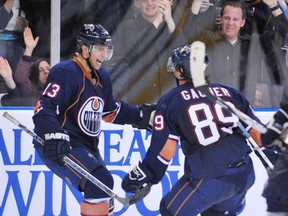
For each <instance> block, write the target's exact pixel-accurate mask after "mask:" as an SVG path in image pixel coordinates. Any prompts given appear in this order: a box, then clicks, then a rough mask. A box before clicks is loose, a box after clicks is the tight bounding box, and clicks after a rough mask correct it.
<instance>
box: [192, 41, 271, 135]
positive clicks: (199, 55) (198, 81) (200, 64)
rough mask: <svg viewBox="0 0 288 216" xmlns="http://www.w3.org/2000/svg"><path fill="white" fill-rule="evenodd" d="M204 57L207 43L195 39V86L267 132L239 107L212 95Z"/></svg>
mask: <svg viewBox="0 0 288 216" xmlns="http://www.w3.org/2000/svg"><path fill="white" fill-rule="evenodd" d="M204 59H205V44H204V43H202V42H200V41H195V42H194V43H192V45H191V51H190V68H193V73H192V70H191V77H192V80H193V84H194V87H196V88H197V89H198V90H200V91H201V92H202V93H204V94H205V95H206V96H207V98H209V99H210V100H212V101H215V102H216V103H218V104H219V105H221V106H222V107H224V108H225V109H227V110H228V111H230V112H231V113H233V114H235V115H236V116H238V118H239V119H241V120H242V121H243V122H245V123H246V124H247V125H250V126H251V127H253V128H254V129H256V130H258V131H259V132H260V133H266V131H267V129H266V128H265V127H264V126H263V125H261V124H260V123H258V122H257V121H255V120H254V119H252V118H250V117H249V116H248V115H246V114H245V113H243V112H242V111H240V110H239V109H237V108H235V107H233V106H231V105H228V104H227V103H225V101H223V100H222V98H220V97H217V96H214V95H212V93H211V92H210V91H209V90H208V88H207V86H206V80H205V75H204ZM195 72H196V73H195Z"/></svg>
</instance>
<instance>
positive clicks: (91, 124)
mask: <svg viewBox="0 0 288 216" xmlns="http://www.w3.org/2000/svg"><path fill="white" fill-rule="evenodd" d="M103 107H104V102H103V100H102V99H101V98H99V97H96V96H95V97H90V98H88V99H87V100H86V102H85V103H84V104H83V105H82V107H81V109H80V111H79V113H78V124H79V127H80V129H81V130H82V131H83V132H84V133H85V134H87V135H89V136H93V137H96V136H98V134H99V133H100V130H101V127H100V126H101V119H102V113H103Z"/></svg>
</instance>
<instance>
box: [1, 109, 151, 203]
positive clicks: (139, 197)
mask: <svg viewBox="0 0 288 216" xmlns="http://www.w3.org/2000/svg"><path fill="white" fill-rule="evenodd" d="M3 116H4V117H5V118H7V119H8V120H9V121H11V122H12V123H14V124H15V125H17V126H18V127H19V128H21V129H22V130H23V131H25V132H26V133H27V134H29V135H30V136H32V138H33V139H34V140H36V141H37V142H38V143H39V144H41V145H43V144H44V140H43V139H42V138H41V137H39V136H38V135H37V134H35V133H34V132H33V131H31V130H29V129H28V128H27V127H26V126H25V125H23V124H21V123H20V122H19V121H18V120H17V119H15V118H14V117H13V116H11V115H10V114H9V113H8V112H4V113H3ZM63 161H64V162H65V164H67V165H68V166H70V167H71V168H73V169H74V170H75V171H77V172H78V173H79V174H81V175H82V176H83V177H85V178H87V179H88V180H89V181H91V182H92V183H93V184H94V185H96V186H97V187H99V188H100V189H101V190H103V191H104V192H105V193H107V194H108V195H109V196H111V197H113V198H115V199H116V200H118V201H119V202H120V203H122V204H123V205H132V204H135V203H136V202H138V201H140V200H142V199H143V198H144V197H145V196H146V195H147V194H148V193H149V192H150V189H151V185H150V184H147V185H146V186H145V187H143V188H142V189H140V190H138V191H136V193H135V194H134V195H132V196H130V197H120V196H118V195H117V194H115V193H114V192H113V191H112V190H111V189H110V188H109V187H107V186H106V185H105V184H103V183H102V182H101V181H99V180H98V179H97V178H95V177H94V176H93V175H91V174H90V173H89V172H87V171H86V170H85V169H83V168H82V167H81V166H79V165H78V164H77V163H75V162H74V161H73V160H71V159H70V158H69V157H67V156H64V158H63Z"/></svg>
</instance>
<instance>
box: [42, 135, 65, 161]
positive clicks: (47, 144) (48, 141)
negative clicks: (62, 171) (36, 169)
mask: <svg viewBox="0 0 288 216" xmlns="http://www.w3.org/2000/svg"><path fill="white" fill-rule="evenodd" d="M70 151H71V146H70V137H69V135H68V134H67V132H66V131H64V130H61V131H59V132H55V133H46V134H45V136H44V146H43V153H44V156H45V157H46V158H47V159H48V160H51V161H55V162H57V163H58V164H59V165H60V166H64V161H63V158H64V156H65V154H67V153H69V152H70Z"/></svg>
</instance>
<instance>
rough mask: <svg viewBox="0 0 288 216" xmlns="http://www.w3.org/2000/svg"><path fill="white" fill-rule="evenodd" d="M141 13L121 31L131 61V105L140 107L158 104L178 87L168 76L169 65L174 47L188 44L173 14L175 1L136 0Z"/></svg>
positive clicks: (123, 45)
mask: <svg viewBox="0 0 288 216" xmlns="http://www.w3.org/2000/svg"><path fill="white" fill-rule="evenodd" d="M135 3H136V7H137V8H138V9H139V14H138V16H137V17H136V18H134V19H130V20H127V21H124V22H123V23H122V26H121V28H118V31H119V34H118V36H119V37H118V40H119V43H120V44H121V50H123V53H124V56H125V57H127V58H128V63H129V67H130V70H131V74H130V77H129V79H128V80H127V81H128V82H127V81H126V83H125V84H126V85H127V83H129V86H128V91H127V92H126V94H127V95H128V96H127V98H128V100H129V101H128V102H129V103H133V104H139V103H143V102H154V101H155V100H156V99H158V98H159V97H160V96H161V94H162V93H164V92H166V89H169V86H171V85H174V83H175V80H174V79H173V77H172V76H171V75H167V73H166V71H167V69H166V63H167V58H168V57H169V56H168V55H169V54H170V51H171V50H172V48H173V47H176V46H177V45H179V44H180V43H184V42H185V38H184V36H183V35H182V33H181V30H180V29H179V28H177V26H176V25H175V22H174V20H173V17H172V13H171V5H172V4H173V3H172V1H168V0H136V1H135Z"/></svg>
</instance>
